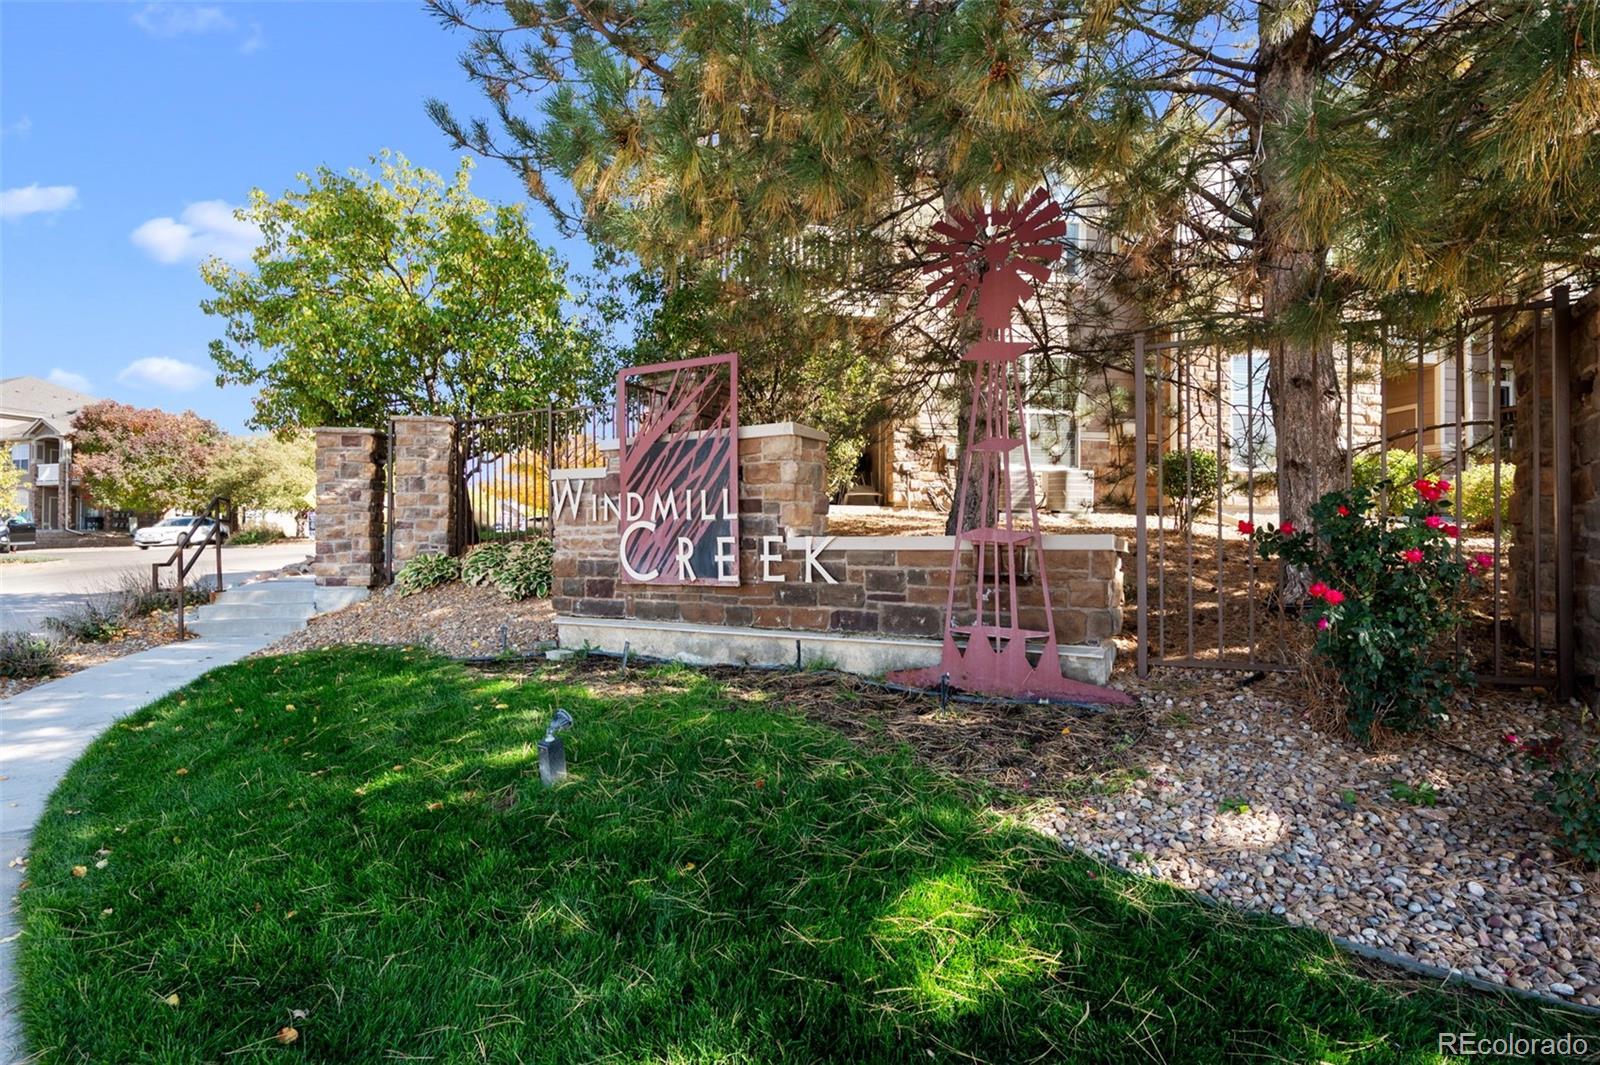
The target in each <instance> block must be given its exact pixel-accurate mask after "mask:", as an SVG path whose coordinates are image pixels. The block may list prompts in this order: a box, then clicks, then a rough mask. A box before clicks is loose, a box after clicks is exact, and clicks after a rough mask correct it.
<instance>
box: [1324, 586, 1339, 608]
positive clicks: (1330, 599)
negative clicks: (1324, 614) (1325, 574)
mask: <svg viewBox="0 0 1600 1065" xmlns="http://www.w3.org/2000/svg"><path fill="white" fill-rule="evenodd" d="M1322 598H1323V600H1324V601H1325V602H1326V603H1327V604H1328V605H1329V606H1338V605H1339V604H1340V603H1342V602H1344V593H1343V592H1341V591H1340V590H1339V589H1337V588H1329V589H1328V590H1327V591H1326V592H1323V593H1322Z"/></svg>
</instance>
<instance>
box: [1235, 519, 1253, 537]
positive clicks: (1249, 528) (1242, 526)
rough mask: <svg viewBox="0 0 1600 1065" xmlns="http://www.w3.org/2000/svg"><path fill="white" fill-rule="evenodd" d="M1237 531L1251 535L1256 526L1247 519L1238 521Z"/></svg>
mask: <svg viewBox="0 0 1600 1065" xmlns="http://www.w3.org/2000/svg"><path fill="white" fill-rule="evenodd" d="M1239 531H1240V532H1242V533H1244V534H1245V535H1246V536H1250V535H1253V534H1254V533H1255V531H1256V527H1255V526H1254V525H1252V524H1251V523H1250V522H1248V521H1240V522H1239Z"/></svg>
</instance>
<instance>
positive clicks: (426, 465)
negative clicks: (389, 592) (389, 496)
mask: <svg viewBox="0 0 1600 1065" xmlns="http://www.w3.org/2000/svg"><path fill="white" fill-rule="evenodd" d="M454 442H455V421H454V420H453V419H451V418H431V417H422V416H415V417H404V418H396V419H395V420H394V440H392V441H391V442H390V444H391V447H392V449H393V455H394V515H393V521H394V565H395V568H396V569H398V568H399V567H400V566H401V565H402V564H403V563H404V562H405V561H406V560H407V559H410V558H412V557H414V556H416V555H425V554H426V555H448V554H449V553H450V548H451V542H452V539H453V537H452V535H451V534H452V532H453V530H454V528H455V525H454V520H455V517H456V515H455V513H454V511H455V509H456V507H455V503H456V495H455V492H454V486H453V485H452V483H451V466H452V461H451V453H452V451H453V450H454Z"/></svg>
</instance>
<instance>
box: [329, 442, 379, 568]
mask: <svg viewBox="0 0 1600 1065" xmlns="http://www.w3.org/2000/svg"><path fill="white" fill-rule="evenodd" d="M312 432H313V433H314V434H315V435H316V442H317V553H316V557H315V559H314V561H313V562H312V565H311V571H312V573H313V574H315V575H316V580H317V584H318V585H320V586H323V587H334V588H372V587H375V586H377V585H380V584H382V583H383V581H384V576H385V574H384V563H383V502H384V501H383V459H384V438H383V434H382V433H379V432H377V431H375V430H373V429H346V428H319V429H313V430H312Z"/></svg>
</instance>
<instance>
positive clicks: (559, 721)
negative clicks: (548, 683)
mask: <svg viewBox="0 0 1600 1065" xmlns="http://www.w3.org/2000/svg"><path fill="white" fill-rule="evenodd" d="M571 727H572V715H571V714H569V713H567V712H566V711H565V710H561V709H559V708H558V709H557V710H556V713H555V716H554V717H552V718H551V719H550V727H549V728H547V729H545V730H544V739H542V740H540V741H539V779H540V780H542V781H544V785H545V787H547V788H549V787H554V786H555V785H556V784H558V783H560V782H561V781H563V780H565V779H566V777H567V745H566V744H565V743H564V742H563V741H562V739H561V736H560V735H559V733H562V732H565V731H566V730H567V729H569V728H571Z"/></svg>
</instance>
